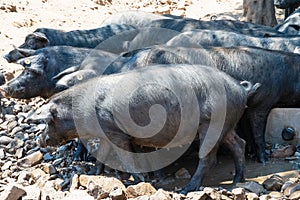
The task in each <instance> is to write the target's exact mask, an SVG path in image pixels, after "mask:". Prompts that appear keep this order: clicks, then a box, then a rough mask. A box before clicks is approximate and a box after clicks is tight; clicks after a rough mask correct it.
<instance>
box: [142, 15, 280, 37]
mask: <svg viewBox="0 0 300 200" xmlns="http://www.w3.org/2000/svg"><path fill="white" fill-rule="evenodd" d="M144 27H160V28H165V29H171V30H174V31H180V32H185V31H192V30H195V29H201V30H220V31H230V32H235V33H240V34H245V35H249V36H255V37H265V36H277V35H284V34H283V33H281V32H279V31H276V30H274V29H273V28H271V27H268V26H263V25H259V24H253V23H249V22H241V21H236V20H216V21H200V20H196V19H158V20H154V21H150V22H149V23H148V24H146V25H145V26H144Z"/></svg>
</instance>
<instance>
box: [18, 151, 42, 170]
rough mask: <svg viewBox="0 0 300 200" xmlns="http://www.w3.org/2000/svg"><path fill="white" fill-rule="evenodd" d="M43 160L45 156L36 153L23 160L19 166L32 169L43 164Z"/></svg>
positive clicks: (38, 152) (19, 162)
mask: <svg viewBox="0 0 300 200" xmlns="http://www.w3.org/2000/svg"><path fill="white" fill-rule="evenodd" d="M42 159H43V154H42V153H41V152H40V151H36V152H34V153H32V154H30V155H28V156H26V157H24V158H22V159H21V160H19V161H18V163H17V164H18V166H21V167H31V166H34V165H36V164H38V163H40V162H41V160H42Z"/></svg>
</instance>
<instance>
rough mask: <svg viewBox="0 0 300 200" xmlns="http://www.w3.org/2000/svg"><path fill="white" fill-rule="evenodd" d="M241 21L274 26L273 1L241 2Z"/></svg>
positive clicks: (250, 0)
mask: <svg viewBox="0 0 300 200" xmlns="http://www.w3.org/2000/svg"><path fill="white" fill-rule="evenodd" d="M243 9H244V13H243V21H246V22H252V23H256V24H263V25H267V26H276V25H277V20H276V17H275V7H274V0H243Z"/></svg>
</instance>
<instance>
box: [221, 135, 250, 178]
mask: <svg viewBox="0 0 300 200" xmlns="http://www.w3.org/2000/svg"><path fill="white" fill-rule="evenodd" d="M222 143H223V144H224V145H225V146H226V147H227V148H229V150H230V151H231V153H232V156H233V160H234V165H235V176H234V178H233V183H238V182H241V181H243V180H244V173H245V156H244V155H245V141H244V140H243V139H241V138H240V137H239V136H238V135H237V134H236V132H235V131H230V132H228V134H226V135H225V136H224V139H223V140H222Z"/></svg>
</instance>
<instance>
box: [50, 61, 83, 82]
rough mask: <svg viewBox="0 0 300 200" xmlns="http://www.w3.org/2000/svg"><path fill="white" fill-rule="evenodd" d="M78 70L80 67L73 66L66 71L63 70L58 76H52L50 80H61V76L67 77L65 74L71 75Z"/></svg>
mask: <svg viewBox="0 0 300 200" xmlns="http://www.w3.org/2000/svg"><path fill="white" fill-rule="evenodd" d="M79 68H80V65H76V66H73V67H70V68H68V69H65V70H64V71H62V72H60V73H59V74H57V75H56V76H54V77H53V78H52V80H53V81H57V80H59V79H61V78H62V77H63V76H65V75H67V74H71V73H73V72H76V71H78V70H79Z"/></svg>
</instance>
